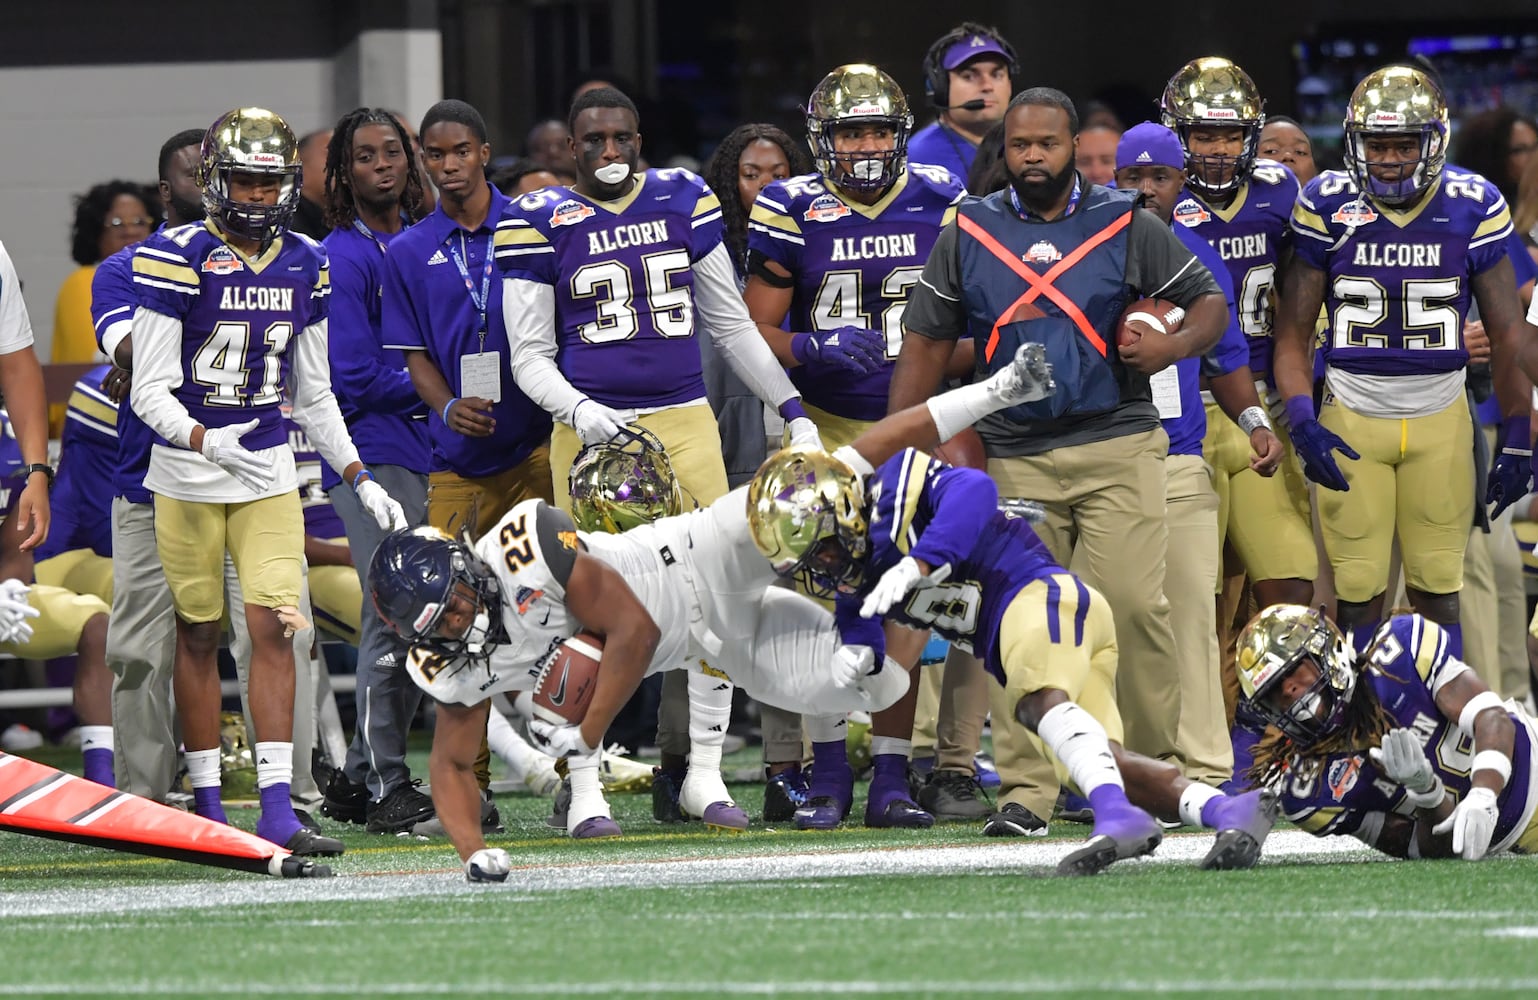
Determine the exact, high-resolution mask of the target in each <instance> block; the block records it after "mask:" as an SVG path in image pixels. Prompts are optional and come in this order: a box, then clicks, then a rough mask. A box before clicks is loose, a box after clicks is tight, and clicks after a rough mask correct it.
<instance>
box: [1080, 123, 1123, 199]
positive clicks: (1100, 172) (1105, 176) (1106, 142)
mask: <svg viewBox="0 0 1538 1000" xmlns="http://www.w3.org/2000/svg"><path fill="white" fill-rule="evenodd" d="M1120 140H1121V129H1117V128H1112V127H1111V126H1109V125H1089V126H1086V127H1085V129H1084V131H1082V132H1080V133H1079V146H1078V151H1077V152H1076V153H1075V154H1074V166H1075V167H1077V168H1078V170H1079V172H1080V173H1081V174H1083V175H1084V179H1085V180H1087V181H1089V182H1090V183H1091V184H1107V185H1108V184H1110V183H1111V182H1112V181H1114V180H1115V179H1116V144H1117V142H1119V141H1120Z"/></svg>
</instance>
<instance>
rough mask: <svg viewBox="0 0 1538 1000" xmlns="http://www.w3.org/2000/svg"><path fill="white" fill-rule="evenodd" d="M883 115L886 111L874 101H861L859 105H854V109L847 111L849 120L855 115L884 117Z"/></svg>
mask: <svg viewBox="0 0 1538 1000" xmlns="http://www.w3.org/2000/svg"><path fill="white" fill-rule="evenodd" d="M884 114H886V109H885V108H883V107H882V106H881V105H879V104H877V103H876V102H875V101H861V102H860V103H859V104H856V105H855V106H854V107H852V108H850V109H849V116H850V117H851V118H852V117H854V116H855V115H884Z"/></svg>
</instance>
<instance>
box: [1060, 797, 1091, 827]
mask: <svg viewBox="0 0 1538 1000" xmlns="http://www.w3.org/2000/svg"><path fill="white" fill-rule="evenodd" d="M1057 815H1058V818H1059V819H1063V820H1066V821H1068V822H1069V823H1093V822H1094V821H1095V810H1094V809H1093V808H1092V807H1091V806H1090V804H1089V799H1086V798H1085V797H1084V796H1082V795H1080V794H1079V793H1078V792H1070V791H1067V790H1064V792H1063V805H1062V808H1061V809H1059V810H1058V811H1057Z"/></svg>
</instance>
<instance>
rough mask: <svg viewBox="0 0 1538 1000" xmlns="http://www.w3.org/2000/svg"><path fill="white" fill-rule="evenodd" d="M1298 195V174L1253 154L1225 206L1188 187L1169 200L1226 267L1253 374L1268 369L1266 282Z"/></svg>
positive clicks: (1272, 278)
mask: <svg viewBox="0 0 1538 1000" xmlns="http://www.w3.org/2000/svg"><path fill="white" fill-rule="evenodd" d="M1297 200H1298V179H1297V178H1296V177H1294V176H1293V175H1292V171H1291V170H1288V169H1287V168H1286V167H1284V166H1282V165H1281V164H1280V163H1274V162H1272V161H1271V160H1258V161H1256V163H1255V167H1254V169H1253V170H1251V171H1250V177H1249V180H1247V181H1246V182H1245V183H1243V184H1242V185H1240V187H1239V191H1238V193H1236V194H1235V195H1234V198H1233V200H1232V201H1231V202H1229V203H1228V205H1227V206H1224V207H1219V206H1216V205H1210V204H1208V203H1207V202H1206V201H1203V200H1202V198H1201V196H1200V195H1198V194H1197V193H1196V192H1195V191H1194V190H1192V189H1191V188H1189V187H1188V188H1186V189H1185V191H1183V192H1182V193H1181V199H1180V201H1178V202H1176V203H1175V222H1176V223H1178V224H1179V225H1182V226H1185V227H1187V228H1188V229H1194V230H1196V232H1197V233H1198V234H1199V235H1200V236H1201V237H1202V238H1203V239H1205V240H1206V241H1207V242H1208V243H1210V244H1211V245H1212V248H1213V249H1214V250H1216V251H1217V252H1218V256H1220V257H1222V258H1223V263H1224V264H1225V265H1226V266H1227V267H1228V275H1229V277H1230V278H1232V279H1233V283H1234V295H1235V297H1236V298H1237V300H1238V304H1237V308H1238V311H1239V329H1240V330H1242V331H1243V332H1244V339H1245V340H1246V341H1248V342H1249V345H1250V370H1251V371H1252V372H1254V373H1255V377H1256V378H1260V377H1261V376H1262V375H1263V374H1265V373H1267V372H1270V371H1271V332H1272V326H1273V322H1272V321H1273V319H1274V311H1275V310H1274V307H1273V303H1272V299H1273V296H1272V293H1271V289H1272V286H1273V285H1275V283H1276V265H1277V261H1278V260H1279V259H1280V256H1281V254H1282V252H1283V251H1284V250H1285V249H1286V248H1287V247H1288V246H1290V245H1291V244H1292V231H1291V229H1290V228H1289V227H1288V225H1287V220H1288V218H1289V216H1291V215H1292V206H1293V203H1294V202H1296V201H1297Z"/></svg>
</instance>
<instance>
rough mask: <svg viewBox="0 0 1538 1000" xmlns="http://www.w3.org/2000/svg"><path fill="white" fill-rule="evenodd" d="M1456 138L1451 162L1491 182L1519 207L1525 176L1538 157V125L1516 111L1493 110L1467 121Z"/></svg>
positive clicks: (1511, 109) (1507, 199)
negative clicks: (1519, 187) (1520, 191)
mask: <svg viewBox="0 0 1538 1000" xmlns="http://www.w3.org/2000/svg"><path fill="white" fill-rule="evenodd" d="M1456 136H1457V142H1456V144H1455V145H1454V146H1453V154H1452V156H1451V157H1450V162H1453V163H1456V164H1457V165H1458V166H1459V167H1460V168H1462V169H1463V170H1467V171H1471V172H1472V173H1476V174H1478V175H1479V176H1481V177H1484V178H1485V179H1487V180H1489V181H1490V182H1491V183H1493V184H1494V185H1495V186H1496V187H1497V188H1499V189H1500V192H1501V197H1503V198H1505V199H1506V201H1507V203H1508V204H1515V203H1516V200H1517V186H1518V185H1519V184H1520V183H1521V180H1522V173H1523V171H1524V170H1525V169H1526V168H1527V164H1528V161H1530V160H1532V159H1534V155H1533V154H1534V153H1538V122H1534V121H1533V119H1532V118H1530V117H1528V116H1527V115H1524V114H1522V113H1521V112H1519V111H1517V110H1515V109H1513V108H1505V107H1502V108H1492V109H1490V110H1489V111H1481V112H1480V113H1479V114H1477V115H1474V116H1472V117H1470V118H1467V119H1465V120H1464V121H1463V123H1462V125H1461V127H1459V129H1458V131H1457V133H1456Z"/></svg>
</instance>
